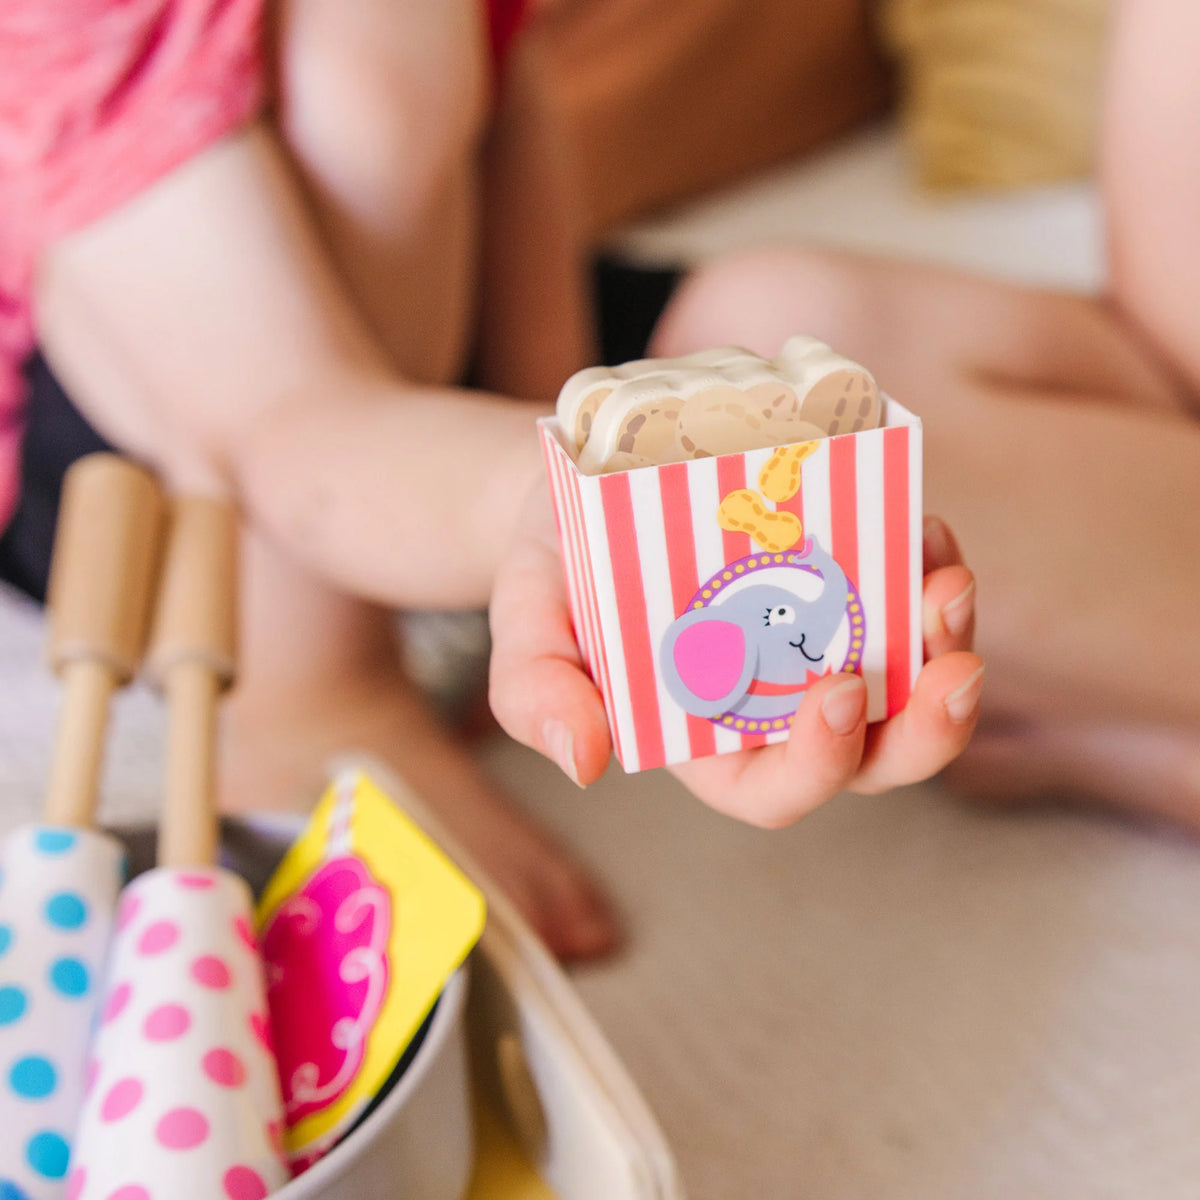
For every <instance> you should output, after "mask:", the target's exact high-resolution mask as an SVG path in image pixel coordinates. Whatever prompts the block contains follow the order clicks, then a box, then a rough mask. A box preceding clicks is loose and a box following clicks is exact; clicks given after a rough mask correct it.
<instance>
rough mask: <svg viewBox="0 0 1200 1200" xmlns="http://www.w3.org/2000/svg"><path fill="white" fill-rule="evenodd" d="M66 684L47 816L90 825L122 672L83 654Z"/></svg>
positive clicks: (69, 668) (66, 674)
mask: <svg viewBox="0 0 1200 1200" xmlns="http://www.w3.org/2000/svg"><path fill="white" fill-rule="evenodd" d="M62 683H63V702H62V709H61V714H60V716H59V722H58V733H57V736H56V738H55V746H54V759H53V762H52V764H51V768H50V781H49V783H48V784H47V787H46V797H45V805H44V816H45V820H46V822H47V823H48V824H50V825H69V826H73V827H77V828H87V827H88V826H90V825H92V824H93V823H94V821H95V816H96V804H97V798H98V796H99V785H100V771H101V766H102V764H103V761H104V741H105V732H106V730H107V728H108V711H109V701H110V700H111V698H112V694H113V691H114V690H115V688H116V686H117V676H116V672H115V671H114V670H113V668H112V666H111V664H109V663H107V662H99V661H95V660H89V659H86V658H83V659H79V660H78V661H76V662H73V663H70V664H68V665H66V666H64V667H63V668H62Z"/></svg>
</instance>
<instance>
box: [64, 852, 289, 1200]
mask: <svg viewBox="0 0 1200 1200" xmlns="http://www.w3.org/2000/svg"><path fill="white" fill-rule="evenodd" d="M251 903H252V901H251V896H250V891H249V888H248V887H247V886H246V884H245V883H244V882H243V881H242V880H241V879H239V878H238V877H237V876H235V875H232V874H230V873H229V872H227V871H222V870H217V869H202V868H194V869H190V870H186V869H171V868H166V867H160V868H157V869H156V870H153V871H148V872H146V874H144V875H141V876H139V877H138V878H137V879H135V880H134V881H133V882H132V883H131V884H130V885H129V887H128V888H126V889H125V892H124V895H123V897H122V900H121V908H120V915H119V918H118V922H119V929H118V932H117V934H116V936H115V938H114V941H113V950H112V958H111V963H110V969H109V981H110V982H109V987H108V992H107V997H106V1000H105V1006H104V1011H103V1014H102V1018H101V1020H102V1024H101V1026H100V1029H99V1031H98V1033H97V1035H96V1040H95V1043H94V1046H93V1065H92V1068H91V1071H92V1079H91V1090H90V1092H89V1096H88V1100H87V1105H86V1108H85V1110H84V1116H83V1120H82V1123H81V1127H80V1134H79V1142H78V1145H77V1148H76V1154H75V1158H74V1164H75V1165H74V1167H73V1170H72V1175H71V1186H72V1188H73V1189H75V1190H74V1191H73V1192H72V1200H91V1198H92V1197H96V1198H98V1200H108V1198H109V1197H111V1196H114V1195H116V1196H120V1197H121V1200H191V1198H193V1197H194V1198H195V1200H201V1198H203V1200H218V1198H220V1200H224V1198H226V1197H228V1198H229V1200H261V1198H262V1197H263V1196H266V1195H268V1194H269V1193H270V1192H271V1191H273V1190H274V1189H275V1188H277V1187H278V1186H280V1185H281V1184H282V1183H283V1182H285V1181H286V1179H287V1178H288V1173H287V1172H286V1170H285V1169H284V1166H283V1162H282V1160H281V1158H280V1150H281V1148H282V1140H281V1139H282V1121H281V1113H280V1100H279V1085H278V1082H277V1079H276V1075H275V1064H274V1059H273V1057H272V1054H271V1049H270V1032H269V1028H270V1027H269V1022H268V1019H267V1015H266V1006H265V1000H264V989H263V979H262V967H261V964H260V962H259V959H258V951H257V947H256V943H255V938H254V934H253V931H252V926H251V924H250V920H251V917H250V914H251ZM122 1188H124V1189H128V1191H122V1190H121V1189H122Z"/></svg>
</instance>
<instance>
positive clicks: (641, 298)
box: [592, 258, 683, 366]
mask: <svg viewBox="0 0 1200 1200" xmlns="http://www.w3.org/2000/svg"><path fill="white" fill-rule="evenodd" d="M682 277H683V272H682V271H678V270H675V269H673V268H669V267H641V266H634V265H632V264H631V263H626V262H622V261H620V260H619V259H615V258H602V259H600V260H599V261H598V262H597V263H596V264H595V267H594V269H593V271H592V289H593V293H592V294H593V298H594V301H595V305H596V315H597V320H598V322H599V325H600V361H601V362H602V363H605V364H607V365H608V366H615V365H616V364H618V363H623V362H629V361H630V360H631V359H634V358H644V357H645V354H646V346H647V344H648V343H649V341H650V335H651V334H652V333H653V332H654V326H655V325H656V324H657V323H658V318H659V317H660V316H661V315H662V311H663V309H664V308H666V306H667V302H668V301H669V300H670V299H671V296H672V294H673V293H674V291H675V288H676V287H677V286H678V284H679V281H680V279H681V278H682Z"/></svg>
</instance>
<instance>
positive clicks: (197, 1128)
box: [69, 498, 288, 1200]
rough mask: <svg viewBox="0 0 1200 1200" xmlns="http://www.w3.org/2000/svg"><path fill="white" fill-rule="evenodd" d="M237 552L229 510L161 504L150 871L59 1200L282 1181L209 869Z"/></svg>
mask: <svg viewBox="0 0 1200 1200" xmlns="http://www.w3.org/2000/svg"><path fill="white" fill-rule="evenodd" d="M236 538H237V528H236V521H235V517H234V513H233V511H232V509H231V508H230V507H229V506H228V505H225V504H222V503H220V502H217V501H212V500H203V499H198V498H190V499H187V500H177V501H176V502H175V503H174V505H173V510H172V530H171V537H170V541H169V545H168V553H167V563H166V568H165V570H164V576H163V584H162V588H161V591H160V596H159V606H158V613H157V616H156V621H155V630H154V636H153V640H152V646H151V652H150V666H151V669H152V671H153V673H154V675H155V676H156V677H157V679H158V680H159V681H160V683H161V684H162V687H163V689H164V691H165V693H166V697H167V709H168V716H169V721H170V726H169V732H168V741H167V782H166V788H165V803H164V808H163V818H162V824H161V827H160V831H159V853H158V858H159V867H158V869H156V870H154V871H150V872H147V873H146V874H145V875H143V876H140V877H139V878H138V879H136V880H134V882H133V883H131V884H130V886H129V887H128V888H127V889H126V891H125V893H124V896H123V898H122V901H121V908H120V913H119V917H118V922H117V924H118V930H117V933H116V935H115V937H114V941H113V949H112V957H111V964H110V969H109V973H108V983H107V993H106V1000H105V1004H104V1010H103V1018H102V1024H101V1027H100V1031H99V1034H98V1036H97V1039H96V1043H95V1047H94V1051H95V1056H96V1064H97V1065H96V1068H95V1080H94V1083H93V1086H92V1089H91V1091H90V1092H89V1094H88V1098H87V1100H86V1102H85V1105H84V1110H83V1114H82V1117H81V1120H80V1126H79V1135H78V1140H77V1146H76V1152H75V1155H74V1158H73V1162H72V1168H71V1176H70V1183H69V1188H70V1196H71V1200H261V1198H262V1197H264V1196H266V1195H268V1194H269V1193H270V1192H272V1191H274V1190H275V1189H276V1188H277V1187H279V1186H280V1185H282V1184H283V1183H284V1182H286V1180H287V1178H288V1170H287V1167H286V1165H285V1163H284V1160H283V1157H282V1153H281V1151H282V1117H283V1112H282V1103H281V1100H280V1096H279V1083H278V1077H277V1074H276V1070H275V1064H274V1060H273V1057H272V1055H271V1053H270V1035H269V1032H268V1030H269V1023H268V1019H267V1009H266V990H265V987H264V981H263V973H262V966H261V963H260V961H259V958H258V952H257V948H256V946H255V940H254V935H253V933H252V930H253V909H252V899H251V895H250V891H249V888H247V886H246V885H245V883H244V882H243V881H242V880H241V879H239V878H238V877H237V876H235V875H232V874H230V873H229V872H226V871H223V870H220V869H219V868H217V867H216V866H215V865H214V861H215V854H216V845H217V823H216V816H215V808H214V791H215V789H214V774H215V749H216V708H217V698H218V695H219V693H220V692H221V691H222V690H223V688H224V687H225V686H227V685H228V683H229V682H230V681H231V680H232V677H233V660H234V641H235V637H234V629H235V624H236V612H235V607H234V603H233V600H234V594H233V577H234V559H235V544H236Z"/></svg>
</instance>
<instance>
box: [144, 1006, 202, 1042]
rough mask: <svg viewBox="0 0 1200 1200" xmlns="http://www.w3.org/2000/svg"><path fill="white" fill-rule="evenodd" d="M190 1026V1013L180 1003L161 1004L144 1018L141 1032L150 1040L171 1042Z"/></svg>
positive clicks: (181, 1035)
mask: <svg viewBox="0 0 1200 1200" xmlns="http://www.w3.org/2000/svg"><path fill="white" fill-rule="evenodd" d="M191 1026H192V1018H191V1015H190V1014H189V1013H188V1010H187V1009H186V1008H184V1007H183V1005H182V1004H161V1005H159V1007H158V1008H156V1009H155V1010H154V1011H153V1012H152V1013H151V1014H150V1015H149V1016H148V1017H147V1018H146V1023H145V1025H144V1026H143V1032H144V1033H145V1035H146V1037H147V1038H149V1039H150V1041H152V1042H171V1041H174V1040H175V1038H179V1037H183V1035H184V1034H185V1033H187V1031H188V1030H189V1029H190V1028H191Z"/></svg>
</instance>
